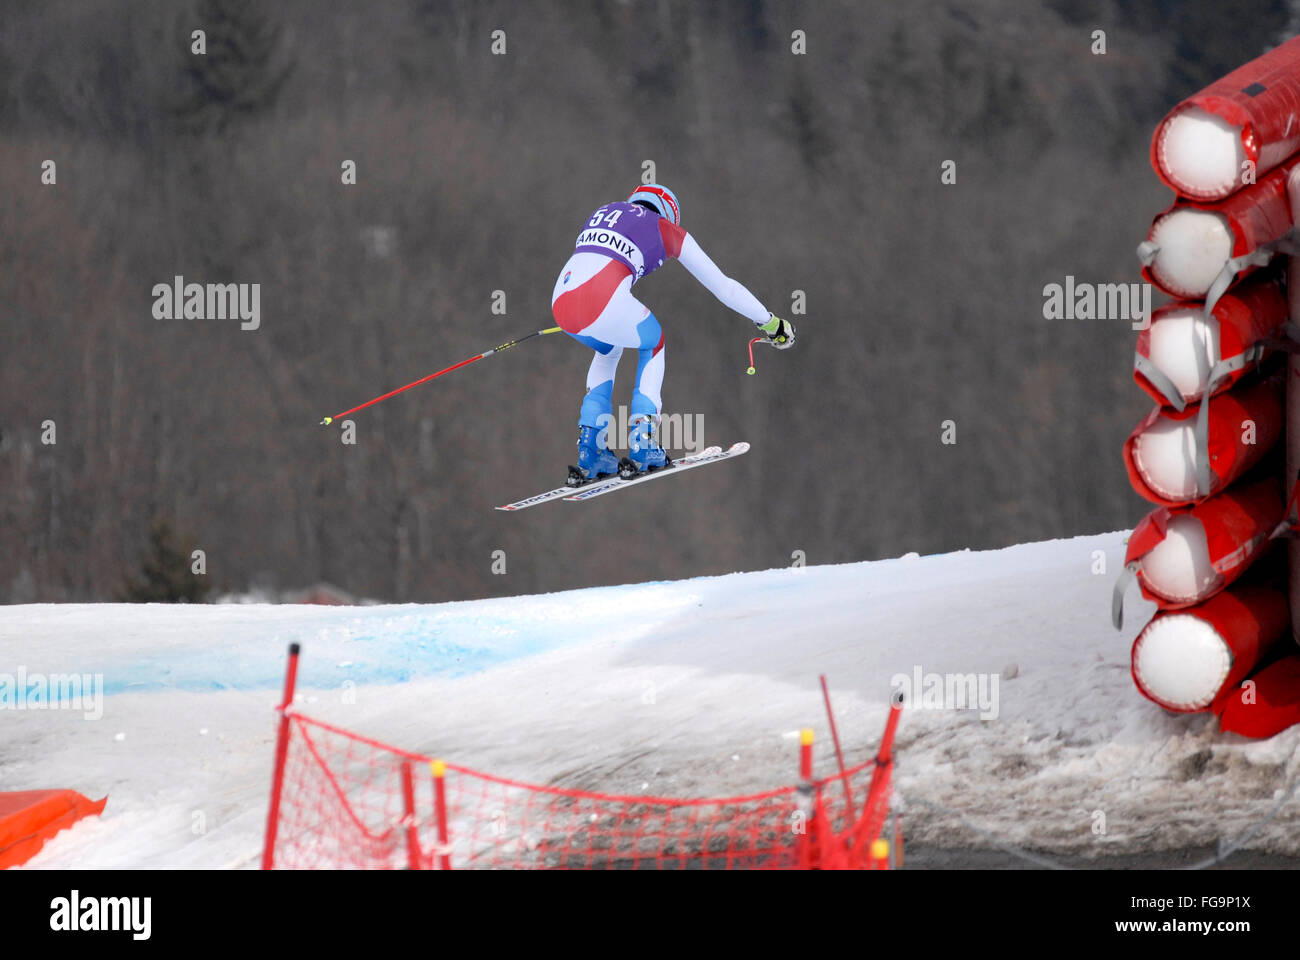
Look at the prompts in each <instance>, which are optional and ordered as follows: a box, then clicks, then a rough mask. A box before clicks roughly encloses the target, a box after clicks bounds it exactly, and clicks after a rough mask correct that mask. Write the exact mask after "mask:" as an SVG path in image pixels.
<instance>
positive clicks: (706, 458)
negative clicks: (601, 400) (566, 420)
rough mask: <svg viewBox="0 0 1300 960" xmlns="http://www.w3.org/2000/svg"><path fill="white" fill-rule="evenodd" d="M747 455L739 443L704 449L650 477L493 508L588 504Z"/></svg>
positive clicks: (606, 481)
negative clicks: (570, 502)
mask: <svg viewBox="0 0 1300 960" xmlns="http://www.w3.org/2000/svg"><path fill="white" fill-rule="evenodd" d="M748 452H749V444H748V443H745V442H744V441H741V442H740V443H733V444H732V445H731V446H730V447H728V448H727V449H726V450H723V449H722V448H721V447H707V448H705V449H704V450H701V451H700V452H699V453H695V454H691V455H690V456H687V457H682V458H681V459H680V460H674V461H673V462H672V466H670V467H662V468H661V469H659V470H653V471H651V472H650V473H642V474H638V475H637V476H635V477H633V478H632V479H630V480H623V479H622V478H620V477H608V478H604V479H601V480H592V481H589V482H587V483H585V484H583V485H582V486H579V487H568V486H566V487H556V488H555V489H554V490H548V491H546V492H545V493H539V494H537V495H536V496H534V497H528V498H527V499H525V500H516V501H515V502H514V503H507V504H505V505H504V506H500V507H497V509H498V510H512V511H513V510H526V509H528V508H529V507H535V506H537V505H538V504H539V503H546V502H547V501H548V500H573V501H577V502H581V501H583V500H591V499H592V498H594V497H603V496H604V495H605V494H607V493H613V492H614V491H616V490H624V489H626V488H627V487H635V486H636V485H637V484H638V483H646V482H647V481H650V480H657V479H659V478H660V477H668V476H672V475H673V474H676V473H681V472H682V471H683V470H691V469H694V468H695V467H704V466H708V465H709V464H711V463H721V462H722V461H723V460H729V459H731V458H732V457H738V456H740V455H741V454H743V453H748Z"/></svg>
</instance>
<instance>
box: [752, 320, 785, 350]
mask: <svg viewBox="0 0 1300 960" xmlns="http://www.w3.org/2000/svg"><path fill="white" fill-rule="evenodd" d="M758 329H760V330H762V331H763V333H765V334H766V335H767V342H768V343H770V344H771V345H772V346H774V347H776V348H777V349H778V350H789V349H790V348H791V347H793V346H794V324H792V323H791V322H790V321H789V320H782V319H781V318H780V317H778V316H777V315H776V314H775V313H774V314H772V315H771V316H770V317H769V318H768V321H767V323H760V324H759V325H758Z"/></svg>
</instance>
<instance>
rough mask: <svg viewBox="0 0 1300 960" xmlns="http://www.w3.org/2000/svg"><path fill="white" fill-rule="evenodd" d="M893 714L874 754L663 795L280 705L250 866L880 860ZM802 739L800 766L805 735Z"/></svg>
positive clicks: (727, 865)
mask: <svg viewBox="0 0 1300 960" xmlns="http://www.w3.org/2000/svg"><path fill="white" fill-rule="evenodd" d="M897 715H898V710H897V709H894V710H892V711H891V714H890V722H889V724H888V726H887V727H886V734H885V739H884V740H883V741H882V744H881V749H880V753H879V755H878V756H877V757H875V758H873V759H872V760H869V761H867V762H865V763H861V764H858V765H857V766H855V767H852V768H850V769H848V770H845V771H844V773H843V774H842V775H840V774H837V775H836V776H834V777H829V778H826V779H824V780H819V781H805V782H804V783H803V784H801V785H799V786H788V787H782V788H780V789H777V790H771V791H768V792H766V793H760V794H754V795H751V796H744V797H725V798H702V799H674V798H667V797H634V796H614V795H606V794H600V793H592V792H588V791H583V790H569V789H563V788H560V787H550V786H539V785H536V784H528V783H522V782H519V781H515V780H509V779H506V778H503V777H496V776H492V775H490V774H486V773H481V772H479V771H476V770H471V769H469V768H466V767H462V766H459V765H456V764H451V763H446V764H444V763H442V762H440V761H435V760H434V759H433V758H431V757H427V756H423V755H420V754H416V753H410V752H408V751H404V750H401V749H398V748H396V747H391V746H388V745H386V744H383V743H380V742H378V741H376V740H371V739H369V738H367V737H363V736H360V735H357V734H355V733H351V732H349V731H347V730H344V729H342V728H340V727H336V726H333V725H331V724H327V723H323V722H321V721H319V720H315V719H313V718H311V717H308V716H305V715H303V714H300V713H297V712H295V711H293V710H292V709H289V710H284V709H283V708H282V727H281V743H280V746H279V747H278V748H277V763H276V779H275V782H274V784H273V789H272V800H271V812H270V817H269V818H268V829H267V844H266V849H265V851H264V855H263V866H264V867H271V866H274V867H280V868H327V869H329V868H335V869H337V868H378V869H470V868H504V869H584V870H585V869H630V870H636V869H791V868H807V867H822V868H855V867H868V866H876V867H882V866H885V862H884V860H883V859H882V856H883V857H886V858H887V854H884V855H882V854H881V853H880V851H879V849H877V850H876V856H875V858H874V859H873V857H872V852H873V851H872V845H873V843H872V842H873V841H875V840H877V839H878V838H879V837H880V835H881V831H882V829H883V827H884V822H885V818H886V816H887V814H888V810H889V794H890V768H891V765H892V761H891V759H890V743H891V742H892V738H893V729H894V726H895V724H896V722H897ZM803 750H804V755H803V760H802V762H803V764H805V765H808V764H810V760H811V740H808V741H807V742H806V743H805V744H804V746H803ZM809 769H810V767H809ZM846 784H847V785H848V789H847V791H846V789H845V785H846Z"/></svg>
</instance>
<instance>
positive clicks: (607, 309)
mask: <svg viewBox="0 0 1300 960" xmlns="http://www.w3.org/2000/svg"><path fill="white" fill-rule="evenodd" d="M681 222H682V217H681V208H680V207H679V206H678V204H677V197H676V195H675V194H674V193H673V192H672V191H671V190H669V189H668V188H667V187H664V186H660V185H659V184H657V183H651V184H646V185H644V186H640V187H638V188H637V189H636V190H634V191H633V192H632V195H631V196H630V197H628V198H627V200H626V201H623V202H621V203H607V204H605V205H604V206H602V207H600V208H599V209H597V210H596V211H595V212H594V213H593V214H592V215H591V217H590V218H589V219H588V220H587V225H586V226H585V227H583V229H582V231H581V232H580V233H579V234H578V239H577V243H576V244H575V245H574V249H573V256H571V257H570V258H569V261H568V262H567V263H566V264H565V265H564V267H563V268H562V269H561V270H560V275H559V277H558V278H557V279H556V281H555V290H554V292H553V293H552V294H551V310H552V311H553V312H554V314H555V322H556V323H557V324H559V326H560V328H561V329H562V330H563V331H564V332H565V333H567V334H568V335H569V336H571V337H573V338H574V339H575V340H577V341H579V342H580V343H583V344H585V345H586V346H588V347H590V348H591V349H592V350H594V351H595V352H596V355H595V356H594V357H593V358H592V361H591V367H590V369H589V370H588V371H587V394H586V396H585V397H584V398H583V401H582V410H581V412H580V414H579V416H578V470H577V471H573V470H571V471H570V476H569V481H568V482H569V483H570V484H571V485H578V484H581V483H584V482H586V481H588V480H594V479H596V478H597V477H603V476H609V475H611V474H615V473H619V472H620V471H619V468H620V462H619V459H618V458H617V457H615V456H614V454H612V453H611V452H610V451H609V448H608V445H607V444H606V442H605V441H606V434H607V433H608V425H609V424H610V422H611V420H612V417H613V402H614V401H613V395H614V374H615V372H616V370H617V367H618V360H619V357H621V356H622V355H623V349H624V348H625V347H630V348H633V349H635V350H636V351H637V364H636V386H635V387H634V389H633V391H632V406H631V411H630V412H631V416H630V418H629V422H628V423H629V430H628V433H629V436H628V457H627V460H626V461H625V462H624V463H623V464H622V466H623V471H622V472H623V475H624V476H627V475H629V474H630V473H631V471H633V470H635V471H636V472H645V471H648V470H657V469H659V468H660V467H664V466H668V465H670V461H669V460H668V456H667V454H666V453H664V450H663V447H662V446H660V443H659V439H658V424H659V412H660V410H661V409H662V406H663V403H662V399H661V397H660V389H661V387H662V385H663V379H664V335H663V331H662V330H661V329H660V326H659V321H658V320H657V319H656V318H655V315H654V314H653V313H651V312H650V309H649V308H648V307H646V306H645V305H644V304H643V303H641V301H639V300H637V299H636V297H634V296H632V284H634V283H636V281H638V280H640V279H641V278H642V277H644V276H645V275H646V274H648V273H653V272H654V271H655V270H657V269H659V267H661V266H663V265H664V263H665V262H666V261H667V260H670V259H676V260H678V261H680V262H681V265H682V266H684V267H685V268H686V269H687V270H688V271H690V273H691V276H693V277H695V279H696V280H698V281H700V283H702V284H704V286H705V287H707V288H708V290H709V292H710V293H712V294H713V295H714V296H715V297H717V298H718V299H719V300H720V301H722V303H723V304H724V305H726V306H728V307H730V308H731V309H732V310H734V311H736V312H737V313H739V314H742V315H743V316H746V317H748V318H749V319H750V320H752V321H753V322H754V325H755V326H756V327H757V328H758V329H759V330H760V331H761V332H762V333H763V334H764V335H765V336H766V337H767V340H768V342H769V343H771V344H772V346H774V347H777V348H779V349H782V350H785V349H787V348H789V347H792V346H794V327H793V326H791V324H790V323H789V322H788V321H786V320H782V319H781V318H779V317H778V316H776V314H774V313H772V312H771V311H769V310H767V309H765V308H764V307H763V305H762V304H761V303H759V302H758V300H757V298H755V296H754V295H753V294H752V293H750V292H749V291H748V290H746V289H745V288H744V287H743V286H741V285H740V284H739V283H737V282H736V281H735V280H732V279H731V278H730V277H727V276H725V275H724V274H723V273H722V271H721V270H719V269H718V268H717V266H715V265H714V263H713V261H712V260H710V259H709V258H708V256H707V255H706V254H705V252H704V251H703V250H701V249H700V245H699V244H698V243H696V242H695V238H694V237H692V236H691V235H690V234H689V233H687V232H686V231H685V230H683V229H682V227H681Z"/></svg>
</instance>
